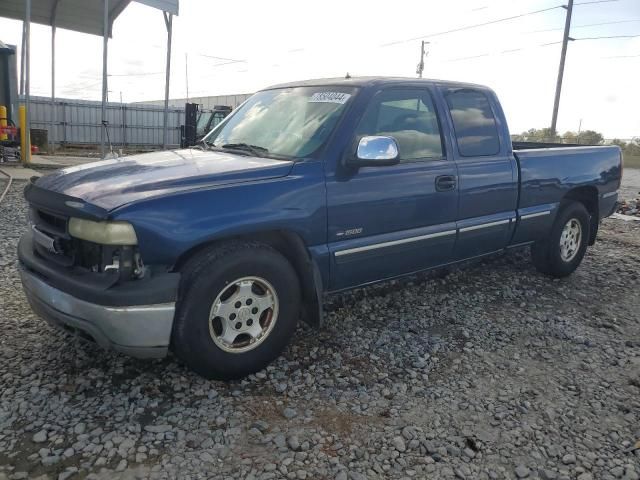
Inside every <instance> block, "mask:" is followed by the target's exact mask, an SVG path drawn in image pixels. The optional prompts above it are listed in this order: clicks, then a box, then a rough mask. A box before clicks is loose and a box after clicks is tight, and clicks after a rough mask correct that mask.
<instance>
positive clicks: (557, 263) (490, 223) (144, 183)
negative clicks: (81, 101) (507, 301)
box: [18, 78, 622, 379]
mask: <svg viewBox="0 0 640 480" xmlns="http://www.w3.org/2000/svg"><path fill="white" fill-rule="evenodd" d="M533 147H536V146H532V145H518V144H514V143H512V142H511V139H510V136H509V131H508V129H507V122H506V120H505V117H504V114H503V111H502V108H501V107H500V103H499V102H498V99H497V98H496V95H495V94H494V92H493V91H491V90H490V89H488V88H486V87H483V86H480V85H474V84H467V83H454V82H447V81H430V80H416V79H402V78H360V79H358V78H346V79H323V80H313V81H304V82H298V83H291V84H286V85H279V86H275V87H272V88H268V89H265V90H262V91H260V92H258V93H256V94H255V95H253V96H252V97H251V98H249V99H248V100H247V101H246V102H245V103H244V104H243V105H241V106H240V107H239V108H237V109H236V110H235V111H234V112H233V113H232V114H231V115H230V116H228V117H227V118H226V119H225V120H224V121H223V122H222V123H221V124H220V125H218V126H217V127H216V128H215V129H214V130H212V131H211V133H210V134H209V135H208V136H206V137H205V138H204V140H203V142H202V143H201V144H200V145H199V146H196V147H194V148H191V149H184V150H176V151H164V152H156V153H148V154H142V155H136V156H131V157H127V158H122V159H117V160H107V161H102V162H97V163H92V164H88V165H82V166H77V167H73V168H68V169H64V170H60V171H57V172H55V173H52V174H50V175H47V176H44V177H42V178H39V179H35V180H32V181H31V182H30V183H29V184H28V185H27V187H26V188H25V197H26V199H27V201H28V203H29V207H30V208H29V212H30V213H29V216H30V225H31V226H30V228H29V230H28V231H27V232H26V233H25V234H24V236H23V237H22V238H21V240H20V243H19V247H18V250H19V251H18V253H19V259H20V267H21V268H20V271H21V277H22V283H23V285H24V289H25V292H26V295H27V298H28V299H29V302H30V303H31V305H32V308H33V309H34V311H35V312H37V313H38V314H39V315H40V316H42V317H43V318H45V319H46V320H47V321H48V322H49V323H51V324H52V325H56V326H60V327H63V328H65V329H67V330H70V331H74V332H76V333H77V334H79V335H80V336H82V337H86V338H87V339H90V340H93V341H94V342H96V343H97V344H99V345H101V346H103V347H107V348H112V349H115V350H117V351H120V352H124V353H127V354H130V355H133V356H137V357H161V356H164V355H166V354H167V351H168V350H169V349H171V350H172V351H173V352H174V353H175V354H176V355H177V356H178V357H179V358H180V359H182V360H183V361H184V362H185V363H186V364H187V365H188V366H189V367H191V368H192V369H193V370H195V371H196V372H198V373H200V374H201V375H203V376H205V377H208V378H221V379H231V378H238V377H242V376H244V375H247V374H249V373H251V372H255V371H257V370H260V369H262V368H264V367H265V366H266V365H267V364H268V363H269V362H270V361H272V360H273V359H274V358H275V357H277V356H278V355H279V354H280V352H281V351H282V350H283V349H284V348H285V346H286V345H287V343H288V342H289V340H290V339H291V337H292V335H293V333H294V331H295V328H296V324H297V322H298V320H299V319H303V320H304V321H306V322H307V323H309V324H310V325H312V326H320V325H321V323H322V300H323V295H324V294H326V293H331V292H337V291H341V290H346V289H351V288H354V287H357V286H361V285H367V284H370V283H373V282H379V281H382V280H386V279H390V278H394V277H399V276H402V275H408V274H412V273H415V272H418V271H422V270H427V269H432V268H435V267H440V266H443V265H450V264H454V263H457V262H461V261H464V260H468V259H472V258H477V257H481V256H483V255H488V254H491V253H495V252H500V251H504V250H505V249H510V248H516V247H524V246H530V247H531V252H532V260H533V263H534V265H535V266H536V267H537V269H538V270H539V271H541V272H543V273H545V274H547V275H550V276H553V277H563V276H566V275H569V274H570V273H571V272H573V271H574V270H575V269H576V268H577V267H578V265H579V264H580V262H581V261H582V258H583V256H584V254H585V251H586V249H587V246H588V245H592V244H593V243H594V242H595V240H596V235H597V232H598V224H599V222H600V220H601V219H602V218H603V217H606V216H608V215H610V214H611V213H612V212H613V211H614V209H615V205H616V201H617V190H618V188H619V186H620V179H621V176H622V162H621V153H620V150H619V148H618V147H616V146H566V145H564V146H559V145H542V146H539V147H536V148H533ZM541 147H542V148H541Z"/></svg>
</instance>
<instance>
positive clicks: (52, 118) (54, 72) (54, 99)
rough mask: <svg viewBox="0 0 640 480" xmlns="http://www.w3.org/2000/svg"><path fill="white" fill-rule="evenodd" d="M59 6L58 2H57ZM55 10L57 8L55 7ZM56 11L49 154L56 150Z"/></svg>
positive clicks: (52, 36) (53, 18) (53, 26)
mask: <svg viewBox="0 0 640 480" xmlns="http://www.w3.org/2000/svg"><path fill="white" fill-rule="evenodd" d="M56 4H57V2H56ZM54 8H55V7H54ZM55 19H56V17H55V10H54V13H53V15H52V17H51V116H50V117H49V120H50V124H49V153H53V149H54V140H53V136H54V133H53V132H54V130H55V118H54V117H55V115H56V24H55V21H56V20H55Z"/></svg>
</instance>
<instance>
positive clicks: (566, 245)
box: [560, 218, 582, 262]
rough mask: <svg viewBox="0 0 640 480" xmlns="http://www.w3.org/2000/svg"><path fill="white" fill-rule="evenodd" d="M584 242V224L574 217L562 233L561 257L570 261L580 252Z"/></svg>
mask: <svg viewBox="0 0 640 480" xmlns="http://www.w3.org/2000/svg"><path fill="white" fill-rule="evenodd" d="M581 242H582V225H581V224H580V222H579V221H578V220H577V219H575V218H572V219H570V220H569V221H568V222H567V223H566V224H565V226H564V228H563V229H562V234H561V235H560V258H562V260H563V261H565V262H570V261H571V260H573V259H574V258H575V256H576V255H577V254H578V250H579V249H580V243H581Z"/></svg>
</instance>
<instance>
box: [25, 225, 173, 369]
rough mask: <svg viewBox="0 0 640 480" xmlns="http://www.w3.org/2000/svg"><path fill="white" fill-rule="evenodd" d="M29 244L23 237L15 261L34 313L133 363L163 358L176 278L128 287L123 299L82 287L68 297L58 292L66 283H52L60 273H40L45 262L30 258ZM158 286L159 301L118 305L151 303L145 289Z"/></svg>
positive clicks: (111, 292) (45, 270)
mask: <svg viewBox="0 0 640 480" xmlns="http://www.w3.org/2000/svg"><path fill="white" fill-rule="evenodd" d="M30 243H31V239H30V237H29V236H28V235H25V237H23V238H22V239H21V241H20V245H19V247H18V254H19V255H18V256H19V258H20V276H21V279H22V285H23V287H24V291H25V294H26V296H27V299H28V301H29V303H30V305H31V307H32V308H33V310H34V312H35V313H36V314H38V315H39V316H41V317H42V318H44V319H45V320H46V321H47V322H48V323H49V324H51V325H52V326H55V327H61V328H63V329H65V330H67V331H72V332H76V333H78V334H79V336H80V337H81V338H85V339H87V340H93V341H94V342H95V343H97V344H98V345H100V346H101V347H103V348H105V349H111V350H115V351H118V352H122V353H125V354H127V355H130V356H133V357H137V358H161V357H164V356H165V355H166V354H167V351H168V348H169V343H170V339H171V329H172V327H173V318H174V313H175V297H176V293H177V282H178V279H179V275H177V274H165V275H167V276H170V277H169V278H162V279H158V280H162V281H158V282H151V283H152V285H148V282H144V281H132V282H127V283H128V285H126V290H127V291H126V294H124V295H122V296H120V295H117V292H118V290H119V289H118V288H115V289H114V288H110V289H106V290H100V289H98V288H95V287H87V286H85V288H83V289H74V290H73V291H72V292H70V291H63V290H62V289H61V288H57V287H58V286H61V285H64V287H65V289H67V290H68V285H66V284H64V282H60V285H59V282H57V281H56V277H57V276H58V275H62V272H57V271H56V270H57V269H55V268H51V266H49V265H42V269H40V268H38V267H39V266H40V265H39V264H40V263H41V262H43V260H42V259H40V258H38V257H37V256H36V255H35V254H34V253H33V250H32V249H31V248H30V247H31V245H30ZM66 279H67V280H68V274H67V278H66ZM146 283H147V284H146ZM160 284H161V285H162V286H163V290H164V292H159V291H158V289H156V288H154V289H153V294H152V295H151V297H152V298H153V299H154V300H157V299H158V298H163V300H162V301H160V302H157V301H154V302H153V303H151V304H141V305H137V304H134V305H128V304H125V305H122V302H121V300H122V298H123V297H125V300H129V303H139V302H136V301H133V302H132V301H130V299H131V298H136V297H137V298H138V299H140V301H143V300H145V298H146V299H148V298H150V295H149V292H148V289H149V287H153V286H155V287H159V286H160ZM54 285H55V286H54ZM136 290H139V295H138V296H136V295H135V293H136ZM114 293H116V295H114ZM162 293H164V294H162ZM80 296H83V297H85V298H84V299H83V298H79V297H80ZM102 299H103V301H101V300H102ZM119 300H120V301H119ZM102 303H106V305H105V304H102Z"/></svg>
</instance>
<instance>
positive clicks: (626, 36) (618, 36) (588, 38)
mask: <svg viewBox="0 0 640 480" xmlns="http://www.w3.org/2000/svg"><path fill="white" fill-rule="evenodd" d="M636 37H640V34H637V35H611V36H608V37H583V38H574V39H573V40H575V41H578V40H605V39H609V38H636Z"/></svg>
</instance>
